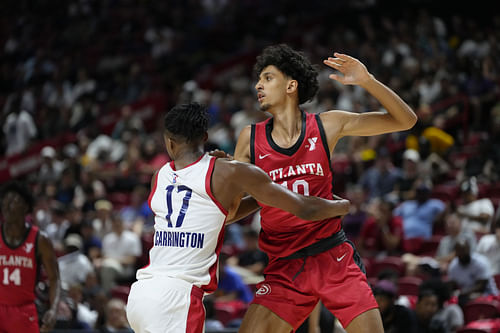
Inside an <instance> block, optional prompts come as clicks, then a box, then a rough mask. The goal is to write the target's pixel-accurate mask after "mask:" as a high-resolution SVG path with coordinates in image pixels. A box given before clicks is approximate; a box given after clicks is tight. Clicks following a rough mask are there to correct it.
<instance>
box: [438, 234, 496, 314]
mask: <svg viewBox="0 0 500 333" xmlns="http://www.w3.org/2000/svg"><path fill="white" fill-rule="evenodd" d="M455 253H456V257H455V259H453V260H452V262H451V263H450V266H449V267H448V279H449V281H450V283H451V285H452V286H453V287H454V289H459V290H460V295H459V304H460V305H464V304H465V303H466V302H467V301H469V300H471V299H474V298H477V297H478V296H483V295H484V296H486V295H498V290H497V287H496V285H495V280H494V279H493V273H492V271H491V268H490V266H489V263H488V260H487V259H486V258H485V257H484V256H483V255H481V254H478V253H473V252H471V250H470V246H469V243H468V242H467V241H466V240H464V239H460V240H458V242H457V243H456V245H455Z"/></svg>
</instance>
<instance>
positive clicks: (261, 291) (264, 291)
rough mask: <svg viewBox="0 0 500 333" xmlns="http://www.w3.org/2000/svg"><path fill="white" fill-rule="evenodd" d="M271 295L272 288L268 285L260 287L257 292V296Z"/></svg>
mask: <svg viewBox="0 0 500 333" xmlns="http://www.w3.org/2000/svg"><path fill="white" fill-rule="evenodd" d="M270 293H271V286H270V285H268V284H267V283H265V284H263V285H262V286H260V288H259V289H258V290H257V291H256V292H255V295H256V296H264V295H268V294H270Z"/></svg>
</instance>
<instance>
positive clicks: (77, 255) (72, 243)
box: [57, 234, 94, 290]
mask: <svg viewBox="0 0 500 333" xmlns="http://www.w3.org/2000/svg"><path fill="white" fill-rule="evenodd" d="M64 248H65V254H64V255H63V256H61V257H59V258H58V259H57V262H58V264H59V272H60V275H61V287H62V288H63V289H64V290H68V288H69V287H70V286H72V285H75V284H83V283H84V282H85V281H86V280H87V275H88V274H90V273H93V272H94V267H93V266H92V263H91V262H90V260H89V259H88V258H87V257H86V256H85V255H84V254H82V253H81V250H82V248H83V241H82V238H81V237H80V235H78V234H69V235H68V236H67V237H66V238H65V239H64Z"/></svg>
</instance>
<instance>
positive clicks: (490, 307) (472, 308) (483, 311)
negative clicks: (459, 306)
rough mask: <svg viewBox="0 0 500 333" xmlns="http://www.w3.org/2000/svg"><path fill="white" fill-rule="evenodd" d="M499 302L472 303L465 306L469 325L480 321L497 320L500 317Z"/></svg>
mask: <svg viewBox="0 0 500 333" xmlns="http://www.w3.org/2000/svg"><path fill="white" fill-rule="evenodd" d="M498 306H499V305H498V302H495V301H472V302H470V303H467V304H466V305H465V306H464V319H465V322H466V323H469V322H471V321H474V320H478V319H485V318H495V317H497V316H500V311H499V309H498Z"/></svg>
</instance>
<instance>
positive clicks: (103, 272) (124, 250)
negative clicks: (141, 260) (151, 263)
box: [97, 214, 142, 291]
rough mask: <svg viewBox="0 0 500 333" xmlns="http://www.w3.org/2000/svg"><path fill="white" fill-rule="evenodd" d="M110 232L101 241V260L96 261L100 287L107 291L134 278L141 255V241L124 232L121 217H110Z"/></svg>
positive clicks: (136, 236) (137, 237)
mask: <svg viewBox="0 0 500 333" xmlns="http://www.w3.org/2000/svg"><path fill="white" fill-rule="evenodd" d="M111 222H112V223H111V232H110V233H108V234H106V235H105V236H104V238H103V239H102V260H101V261H100V262H99V261H97V263H98V264H97V265H98V268H99V273H100V280H101V286H102V289H103V290H104V291H109V290H110V289H111V288H112V287H113V286H114V285H115V284H116V283H117V281H118V279H120V280H125V281H129V280H132V279H133V278H134V277H135V270H136V269H137V267H136V266H135V264H136V262H137V259H138V257H139V256H140V255H141V254H142V245H141V239H140V238H139V236H138V235H137V234H135V233H134V232H132V231H130V230H126V229H125V227H124V225H123V221H122V219H121V217H120V216H119V215H118V214H113V215H112V217H111Z"/></svg>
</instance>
